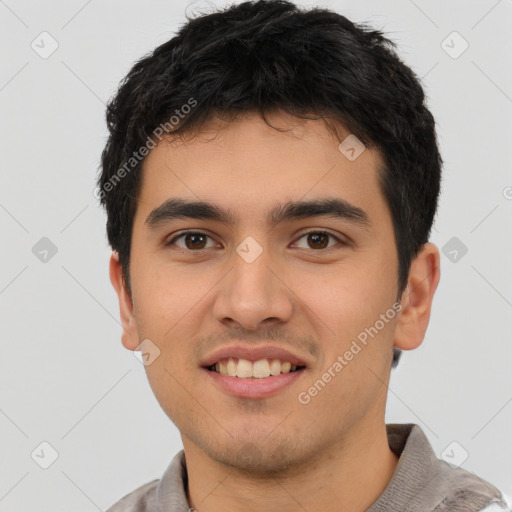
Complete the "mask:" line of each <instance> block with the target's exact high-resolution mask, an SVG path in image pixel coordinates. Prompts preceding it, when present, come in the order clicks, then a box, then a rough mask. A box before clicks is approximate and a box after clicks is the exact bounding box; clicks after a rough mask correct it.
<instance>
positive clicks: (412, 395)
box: [0, 0, 512, 512]
mask: <svg viewBox="0 0 512 512" xmlns="http://www.w3.org/2000/svg"><path fill="white" fill-rule="evenodd" d="M188 4H189V2H184V1H176V2H173V3H171V2H170V1H151V2H142V1H114V0H108V1H101V2H100V1H99V0H90V1H88V2H87V1H84V0H72V1H71V0H68V1H65V2H64V1H61V2H58V1H45V2H36V1H34V0H26V1H23V0H5V1H0V34H1V36H0V37H1V44H0V52H1V67H0V119H1V120H2V122H1V133H0V144H1V146H0V149H1V151H0V162H1V173H0V221H1V233H2V249H1V251H0V258H1V265H0V312H1V313H0V315H1V323H0V326H1V347H2V350H1V357H0V390H1V392H0V511H1V512H5V511H35V510H37V511H38V512H49V511H52V512H56V511H68V510H75V511H77V512H80V511H83V512H86V511H95V510H105V509H106V508H107V507H108V506H110V505H111V504H112V503H113V502H115V501H117V500H118V499H119V498H120V497H121V496H123V495H124V494H126V493H128V492H129V491H131V490H133V489H135V488H136V487H138V486H139V485H142V484H143V483H145V482H147V481H149V480H152V479H155V478H159V477H160V476H161V474H162V473H163V471H164V470H165V468H166V467H167V465H168V463H169V461H170V459H171V458H172V456H173V455H174V454H175V453H176V452H177V451H178V450H179V449H181V440H180V438H179V436H178V432H177V430H176V428H175V427H174V425H172V423H171V422H170V421H169V420H168V418H167V416H166V415H165V414H164V413H163V411H162V410H161V409H160V406H159V405H158V403H157V401H156V399H155V398H154V396H153V394H152V392H151V389H150V388H149V385H148V383H147V380H146V376H145V372H144V368H143V366H142V364H141V363H140V361H139V360H138V359H137V358H136V357H134V355H133V353H132V352H130V351H127V350H125V349H124V348H123V347H122V345H121V342H120V333H121V328H120V325H119V322H118V305H117V300H116V296H115V295H114V291H113V289H112V288H111V285H110V281H109V278H108V266H107V264H108V257H109V254H110V250H109V247H108V245H107V242H106V236H105V220H106V218H105V216H104V214H103V212H102V210H100V208H99V206H98V205H97V201H96V199H95V198H94V197H93V194H92V192H93V189H94V186H95V177H96V171H97V167H98V163H99V155H100V152H101V150H102V148H103V145H104V143H105V137H106V127H105V122H104V111H105V106H104V103H105V102H106V100H107V99H108V98H109V97H110V96H111V95H112V94H113V93H114V91H115V90H116V87H117V84H118V82H119V81H120V80H121V78H122V77H123V76H124V75H125V74H126V73H127V72H128V70H129V68H130V67H131V65H132V64H133V63H134V61H135V60H136V59H138V58H139V57H141V56H142V55H143V54H145V53H147V52H149V51H150V50H152V49H153V48H154V47H156V46H157V45H159V44H161V43H163V42H164V41H166V40H167V39H168V38H169V37H170V36H171V35H172V33H173V32H174V31H175V30H176V28H177V27H178V26H179V25H180V24H181V23H182V22H183V20H184V17H183V14H184V12H185V9H186V8H187V5H188ZM313 4H315V2H307V3H304V4H303V5H313ZM216 5H219V6H220V5H224V4H223V3H220V2H217V3H216ZM317 5H318V4H317ZM321 5H323V6H327V7H330V8H333V9H335V10H337V11H339V12H340V13H342V14H344V15H346V16H347V17H348V18H350V19H352V20H353V21H356V22H369V23H371V24H372V25H373V26H375V27H378V28H382V29H383V30H384V31H385V32H386V33H387V34H388V35H389V36H390V37H391V38H392V39H393V40H395V41H396V42H397V43H398V44H399V47H400V51H399V52H400V55H401V56H402V58H403V59H404V60H405V62H406V63H407V64H409V65H410V66H411V67H412V68H413V69H414V70H415V71H416V73H417V74H418V75H419V76H420V77H422V78H423V83H424V86H425V90H426V93H427V96H428V97H429V105H430V108H431V110H432V112H433V114H434V116H435V118H436V120H437V124H438V130H439V138H440V144H441V151H442V155H443V158H444V160H445V166H444V183H443V190H442V197H441V204H440V210H439V213H438V217H437V221H436V226H435V230H434V232H433V236H432V241H433V242H435V243H436V244H437V245H438V246H439V247H440V248H442V247H444V246H445V244H447V243H448V241H449V240H450V239H452V237H457V238H458V239H459V240H460V241H461V242H462V243H463V244H464V245H465V246H466V247H467V248H468V252H467V254H465V255H463V256H461V254H462V253H461V252H460V251H459V252H458V261H456V262H453V261H451V260H450V258H449V257H448V256H446V255H444V254H443V255H442V262H441V263H442V268H441V273H442V278H441V283H440V286H439V288H438V291H437V294H436V297H435V301H434V306H433V313H432V315H433V316H432V320H431V322H430V326H429V329H428V332H427V336H426V339H425V341H424V343H423V345H422V346H421V347H420V348H419V349H417V350H415V351H410V352H406V353H404V354H403V357H402V360H401V362H400V365H399V367H398V368H397V369H396V370H394V371H393V375H392V379H391V384H390V389H389V401H388V409H387V417H386V420H387V422H399V423H406V422H412V423H417V424H419V425H420V426H421V427H422V428H423V429H424V431H425V433H426V434H427V436H428V438H429V440H430V442H431V443H432V445H433V447H434V449H435V450H436V452H437V454H438V455H439V456H441V454H442V453H443V451H444V450H445V448H446V447H448V446H449V445H450V444H451V443H452V442H453V441H456V442H457V443H458V444H456V445H452V446H450V448H449V449H448V453H449V454H451V455H454V456H455V458H457V457H458V458H464V456H465V451H466V452H467V453H468V458H467V460H465V462H464V463H463V465H462V467H464V468H465V469H467V470H469V471H472V472H474V473H476V474H478V475H480V476H481V477H483V478H485V479H487V480H489V481H490V482H492V483H493V484H494V485H496V486H498V487H499V488H500V489H501V490H502V491H504V492H505V493H506V494H508V495H509V496H512V466H511V460H512V443H511V436H510V434H511V432H512V385H511V384H512V372H511V368H512V344H511V332H512V329H511V327H512V256H511V254H512V236H511V235H512V230H511V229H510V226H511V220H512V200H511V198H512V174H511V171H510V168H511V163H510V162H511V150H510V147H511V140H512V139H511V136H512V130H511V127H510V117H511V113H512V99H511V97H512V73H511V68H510V55H511V54H512V37H511V36H510V26H511V25H512V2H511V1H510V0H501V1H496V0H489V1H487V0H486V1H483V0H482V1H471V2H470V1H446V0H437V1H426V0H423V1H420V0H416V1H412V0H400V1H398V0H386V1H382V0H379V1H366V2H358V1H355V0H351V1H341V0H333V1H325V2H323V4H321ZM198 6H199V7H200V6H203V7H204V6H206V7H207V4H206V3H204V2H194V4H193V9H192V10H194V9H196V10H197V7H198ZM189 10H190V8H189ZM43 31H47V32H49V33H50V34H51V36H52V37H53V38H54V39H55V40H56V41H57V42H58V45H59V47H58V49H57V50H56V51H55V52H54V53H53V54H52V55H51V56H49V57H48V58H47V59H43V58H41V57H40V56H39V54H38V53H36V52H35V51H34V50H33V49H32V47H31V43H32V41H35V43H34V44H35V45H36V44H37V45H39V47H40V51H42V47H43V45H44V48H45V49H46V50H48V49H49V48H50V43H51V41H50V40H49V39H45V40H44V41H43V42H41V38H42V37H48V36H40V33H41V32H43ZM453 31H457V32H458V33H459V34H460V35H461V36H462V37H463V38H464V40H466V41H467V42H468V44H469V48H468V49H467V50H466V51H465V52H464V53H463V54H462V55H460V56H459V57H458V58H452V57H451V56H450V55H448V54H447V53H446V51H445V49H443V47H442V42H443V41H444V40H446V38H447V37H448V36H449V35H450V34H451V33H452V32H453ZM453 37H454V36H451V37H450V38H449V39H448V40H447V42H446V43H444V45H445V46H446V45H448V46H451V47H452V49H451V50H450V51H451V52H452V53H453V52H458V51H460V49H461V48H462V46H461V44H463V42H462V40H460V39H453ZM455 37H457V36H455ZM507 187H509V188H507ZM42 237H47V238H49V239H50V240H51V241H52V242H53V244H55V246H56V247H57V250H58V251H57V253H56V254H55V255H54V256H53V257H51V258H50V255H51V254H50V255H48V257H47V259H48V261H47V262H46V263H44V262H42V261H40V259H38V257H36V255H34V254H33V252H32V248H33V246H34V245H35V244H36V243H37V242H38V241H39V240H40V239H41V238H42ZM449 250H452V249H451V248H450V246H448V249H447V250H446V252H447V253H448V251H449ZM40 256H41V257H42V255H40ZM450 257H451V258H453V254H452V255H451V256H450ZM43 441H46V442H48V443H50V444H51V445H52V446H53V447H54V449H55V450H56V451H57V452H58V454H59V456H58V458H57V460H56V461H55V462H54V463H53V464H52V465H51V466H50V467H49V468H48V469H42V468H41V467H40V466H39V465H38V464H37V463H36V461H35V460H37V461H38V462H40V463H44V459H45V458H46V461H47V462H48V461H49V460H50V459H48V457H50V454H51V453H50V449H48V448H45V447H44V446H43V447H40V443H41V442H43ZM452 449H453V450H454V451H453V452H452V451H451V450H452ZM34 450H36V452H35V453H36V455H34V459H35V460H34V459H33V458H31V453H32V452H33V451H34ZM464 450H465V451H464ZM37 454H38V455H39V456H37Z"/></svg>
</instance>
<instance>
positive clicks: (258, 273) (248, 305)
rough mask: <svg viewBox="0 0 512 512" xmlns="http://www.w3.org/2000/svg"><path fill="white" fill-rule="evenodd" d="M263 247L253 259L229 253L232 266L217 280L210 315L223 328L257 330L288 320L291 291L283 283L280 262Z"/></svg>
mask: <svg viewBox="0 0 512 512" xmlns="http://www.w3.org/2000/svg"><path fill="white" fill-rule="evenodd" d="M271 253H272V251H271V250H270V249H269V248H265V249H263V251H262V253H261V254H260V255H259V256H258V257H257V258H256V259H255V260H254V261H251V260H250V259H247V258H244V257H243V253H240V254H242V256H240V254H239V253H237V252H234V254H233V268H232V270H231V271H230V272H229V273H228V274H227V275H226V277H225V278H224V279H223V280H222V281H221V283H220V285H219V286H220V288H219V291H218V295H217V297H216V300H215V304H214V311H213V313H214V316H215V318H216V319H217V321H219V322H221V323H223V324H224V325H226V326H227V327H239V326H240V327H244V328H245V329H248V330H257V329H259V328H260V327H264V326H266V325H267V324H272V323H276V324H280V323H284V322H288V321H289V320H290V317H291V315H292V311H293V300H292V297H293V292H292V291H291V289H290V288H289V287H288V285H287V282H286V281H287V278H286V275H285V274H286V272H285V270H284V269H285V267H284V265H281V264H279V262H278V261H276V259H275V258H274V259H272V254H271Z"/></svg>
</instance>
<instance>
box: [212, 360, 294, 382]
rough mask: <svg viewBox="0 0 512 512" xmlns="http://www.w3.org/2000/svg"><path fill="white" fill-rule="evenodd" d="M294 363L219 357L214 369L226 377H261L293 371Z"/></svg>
mask: <svg viewBox="0 0 512 512" xmlns="http://www.w3.org/2000/svg"><path fill="white" fill-rule="evenodd" d="M296 369H297V366H296V365H292V364H291V363H290V362H288V361H282V362H281V361H280V360H279V359H259V360H258V361H254V363H253V362H252V361H248V360H247V359H235V358H233V357H230V358H228V359H221V360H220V361H219V362H218V363H217V364H216V365H215V371H216V372H217V373H221V374H222V375H227V376H228V377H240V378H243V379H248V378H251V377H254V378H256V379H263V378H265V377H269V376H270V375H279V374H280V373H289V372H290V371H292V372H293V371H295V370H296Z"/></svg>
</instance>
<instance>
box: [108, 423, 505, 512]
mask: <svg viewBox="0 0 512 512" xmlns="http://www.w3.org/2000/svg"><path fill="white" fill-rule="evenodd" d="M386 430H387V435H388V442H389V446H390V448H391V450H393V452H394V453H395V454H396V455H397V457H399V460H398V465H397V467H396V469H395V472H394V473H393V476H392V478H391V480H390V481H389V483H388V485H387V487H386V488H385V489H384V492H383V493H382V494H381V495H380V496H379V498H378V499H377V500H376V501H375V502H374V503H373V504H372V505H371V506H370V508H369V509H367V511H366V512H399V511H404V512H430V511H435V512H448V511H449V512H457V511H460V512H483V511H484V510H485V511H489V512H491V511H507V512H512V509H511V508H510V504H507V502H506V501H505V498H504V496H503V495H502V493H500V491H498V489H496V488H495V487H494V486H492V485H491V484H489V483H488V482H486V481H485V480H482V479H481V478H479V477H477V476H476V475H474V474H473V473H470V472H469V471H466V470H465V469H462V468H460V467H455V466H453V465H450V464H448V463H447V462H445V461H443V460H441V459H438V458H437V457H436V454H435V453H434V451H433V449H432V447H431V445H430V443H429V441H428V439H427V438H426V436H425V434H424V433H423V431H422V430H421V428H420V427H419V426H418V425H415V424H412V423H407V424H397V423H390V424H387V425H386ZM186 485H187V466H186V461H185V454H184V451H183V450H181V451H180V452H178V453H177V454H176V455H175V456H174V458H173V459H172V461H171V463H170V464H169V466H168V467H167V469H166V471H165V473H164V474H163V476H162V478H161V479H159V480H153V481H152V482H149V483H147V484H145V485H142V486H141V487H139V488H138V489H136V490H134V491H133V492H131V493H129V494H127V495H126V496H125V497H124V498H122V499H121V500H120V501H118V502H117V503H115V504H114V505H112V507H110V508H109V509H108V510H107V512H188V511H189V510H191V509H190V506H189V504H188V501H187V496H186V491H185V489H186Z"/></svg>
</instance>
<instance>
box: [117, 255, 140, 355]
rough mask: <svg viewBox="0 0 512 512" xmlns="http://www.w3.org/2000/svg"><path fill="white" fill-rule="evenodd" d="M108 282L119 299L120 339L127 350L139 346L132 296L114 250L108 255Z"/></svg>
mask: <svg viewBox="0 0 512 512" xmlns="http://www.w3.org/2000/svg"><path fill="white" fill-rule="evenodd" d="M110 282H111V283H112V286H113V287H114V290H115V291H116V293H117V298H118V300H119V314H120V317H121V326H122V328H123V333H122V335H121V341H122V343H123V346H124V347H125V348H127V349H128V350H135V349H136V348H137V347H138V346H139V331H138V327H137V322H136V320H135V316H134V315H133V303H132V298H131V295H130V292H129V290H128V288H127V286H126V282H125V279H124V275H123V268H122V266H121V263H120V262H119V254H118V253H117V251H114V252H113V253H112V255H111V257H110Z"/></svg>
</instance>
